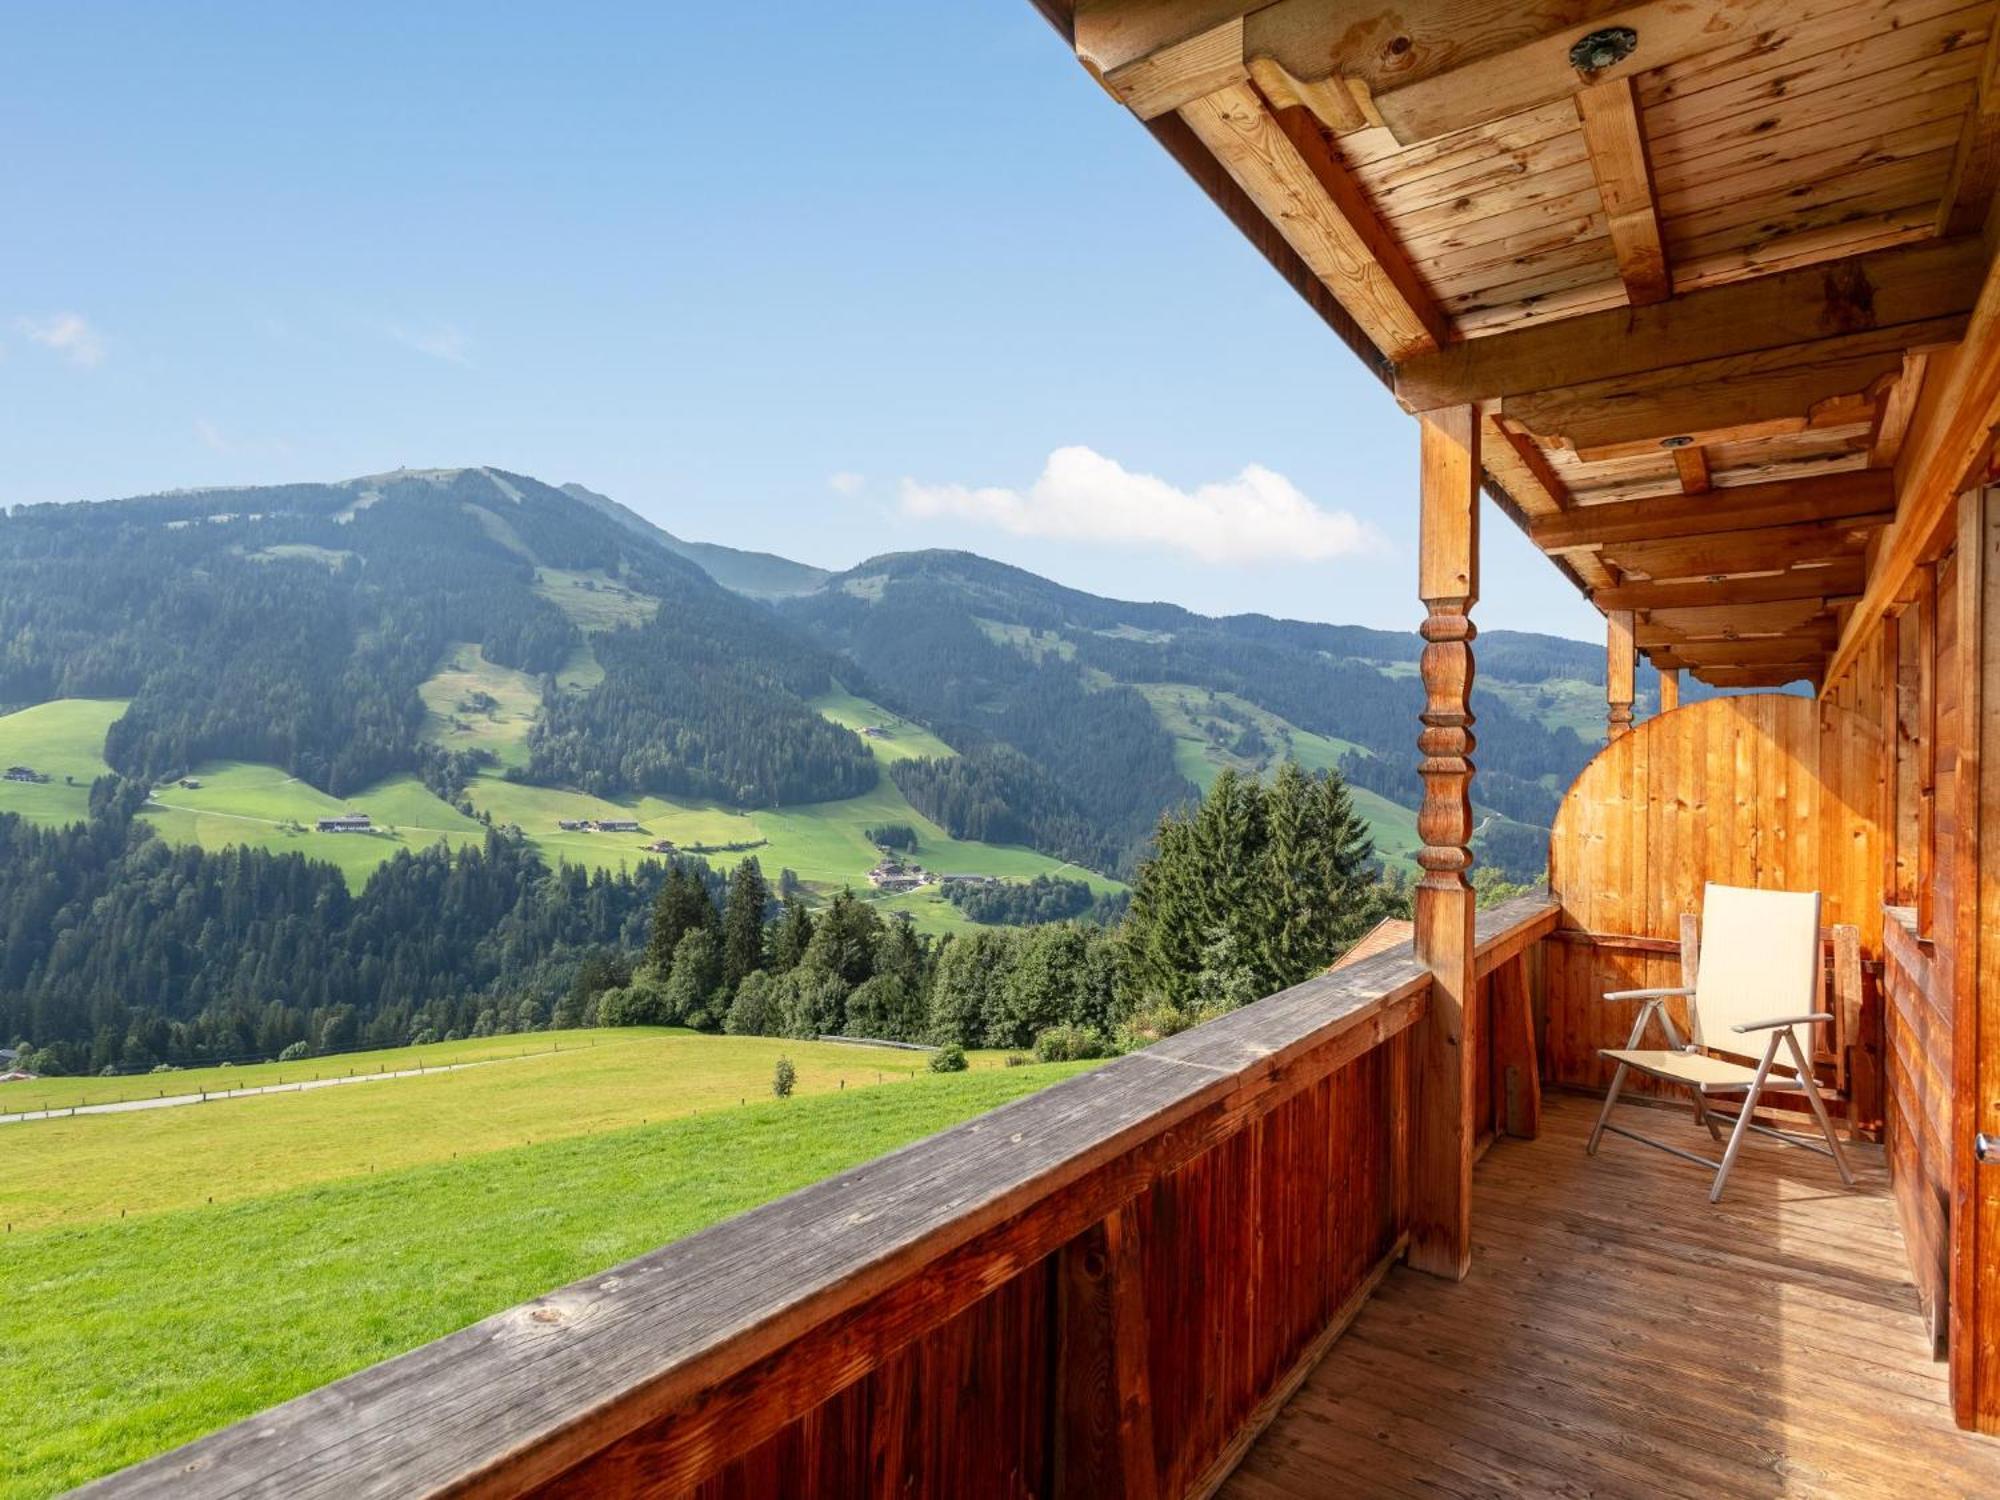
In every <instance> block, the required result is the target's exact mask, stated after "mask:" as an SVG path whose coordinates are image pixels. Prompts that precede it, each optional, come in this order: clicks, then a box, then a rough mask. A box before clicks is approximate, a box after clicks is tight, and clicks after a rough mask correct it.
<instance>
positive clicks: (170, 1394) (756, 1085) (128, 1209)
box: [0, 1033, 1089, 1500]
mask: <svg viewBox="0 0 2000 1500" xmlns="http://www.w3.org/2000/svg"><path fill="white" fill-rule="evenodd" d="M517 1040H518V1039H517ZM759 1046H761V1047H767V1048H769V1049H770V1051H771V1055H772V1056H775V1054H776V1052H777V1051H780V1050H782V1051H784V1052H786V1053H787V1054H788V1055H789V1056H791V1057H792V1058H793V1060H794V1061H795V1062H796V1063H797V1064H798V1067H799V1072H800V1086H801V1089H802V1091H803V1096H802V1097H794V1098H792V1099H788V1100H776V1099H773V1098H771V1097H770V1093H769V1078H770V1062H771V1058H770V1057H766V1056H763V1055H759V1056H756V1057H755V1058H752V1057H751V1056H750V1055H749V1053H748V1052H747V1051H745V1050H744V1049H743V1047H742V1046H741V1044H740V1043H739V1042H738V1041H737V1039H728V1038H713V1037H693V1036H688V1035H679V1036H676V1035H671V1034H664V1033H652V1034H643V1033H626V1034H623V1036H622V1040H621V1042H620V1043H619V1044H617V1045H613V1044H610V1043H606V1044H601V1045H600V1046H598V1047H597V1048H595V1049H592V1048H588V1047H585V1048H579V1049H578V1050H577V1051H575V1052H571V1051H569V1050H568V1049H565V1051H564V1053H563V1054H562V1057H563V1059H564V1063H563V1068H564V1069H565V1070H566V1071H560V1072H558V1071H554V1070H551V1069H550V1068H549V1061H550V1060H549V1059H545V1058H530V1059H522V1060H519V1061H503V1062H494V1063H491V1064H485V1065H481V1066H478V1067H473V1068H468V1069H465V1070H464V1071H462V1072H458V1073H452V1074H443V1075H434V1076H430V1077H426V1078H422V1079H396V1080H389V1081H385V1082H381V1083H374V1084H365V1085H357V1086H354V1087H343V1088H333V1089H323V1090H320V1091H318V1092H316V1093H303V1094H290V1093H288V1094H280V1095H272V1096H265V1097H263V1098H261V1099H240V1100H229V1101H224V1102H221V1103H216V1104H209V1105H196V1106H189V1107H186V1108H179V1109H168V1110H156V1111H148V1112H141V1113H135V1114H124V1115H105V1116H97V1117H88V1116H79V1117H77V1118H76V1119H74V1120H60V1121H45V1122H36V1123H31V1124H26V1125H12V1126H5V1127H0V1129H4V1130H6V1131H8V1132H10V1133H9V1134H8V1135H6V1136H5V1137H4V1139H5V1140H6V1141H7V1144H8V1148H9V1152H10V1161H11V1162H12V1164H13V1165H14V1170H13V1171H12V1172H10V1173H9V1174H8V1175H9V1177H10V1178H11V1179H13V1180H14V1181H17V1182H22V1181H25V1182H26V1183H29V1184H31V1185H33V1188H34V1190H35V1191H34V1192H33V1194H32V1196H34V1197H37V1198H47V1197H49V1196H50V1195H51V1194H61V1195H63V1197H64V1201H65V1202H66V1203H67V1205H68V1211H67V1213H66V1215H65V1216H64V1217H62V1218H60V1219H58V1220H55V1221H53V1222H50V1221H48V1220H46V1219H45V1220H43V1221H40V1222H39V1223H38V1225H37V1226H36V1227H23V1225H21V1224H16V1226H15V1227H14V1230H13V1231H12V1232H11V1233H8V1234H4V1235H0V1287H5V1288H6V1289H7V1293H8V1302H9V1306H10V1307H11V1308H12V1309H14V1311H15V1317H14V1321H13V1327H12V1330H11V1331H10V1334H9V1340H8V1357H7V1358H6V1359H5V1360H0V1411H5V1412H6V1413H7V1417H8V1421H7V1436H6V1452H7V1461H6V1462H5V1463H4V1464H0V1500H30V1497H37V1500H38V1497H42V1496H47V1495H51V1494H54V1493H57V1492H59V1491H61V1490H64V1489H66V1488H68V1487H70V1486H72V1485H76V1484H80V1483H82V1482H84V1481H86V1480H88V1479H90V1478H93V1477H95V1476H97V1475H99V1474H103V1473H106V1472H109V1471H111V1470H113V1469H117V1468H120V1467H122V1466H124V1465H125V1464H128V1463H131V1462H134V1461H136V1460H138V1459H140V1458H144V1457H147V1456H148V1455H150V1454H153V1453H157V1452H160V1451H162V1450H164V1449H167V1448H170V1447H173V1446H174V1445H176V1444H178V1443H181V1442H185V1441H187V1440H188V1439H191V1438H194V1437H197V1436H199V1435H201V1434H202V1433H204V1432H208V1431H211V1430H213V1429H215V1428H217V1427H220V1426H223V1425H225V1424H227V1423H229V1422H231V1421H234V1420H236V1419H238V1418H241V1417H244V1416H247V1415H249V1414H251V1413H252V1412H255V1411H258V1410H261V1409H262V1408H264V1407H267V1406H270V1405H273V1404H275V1403H276V1402H279V1401H283V1400H285V1399H287V1398H288V1397H291V1396H294V1395H297V1394H299V1393H301V1392H303V1391H306V1390H310V1389H312V1388H313V1387H315V1386H318V1385H322V1384H324V1383H325V1382H327V1381H329V1380H333V1379H336V1378H338V1377H339V1376H341V1375H345V1374H348V1373H350V1372H351V1371H354V1370H357V1369H360V1368H362V1367H364V1366H366V1365H369V1364H373V1363H375V1362H376V1361H378V1360H381V1359H385V1358H388V1357H389V1356H391V1355H394V1354H398V1353H401V1352H403V1351H404V1350H407V1349H410V1348H413V1347H415V1346H416V1345H418V1344H421V1343H424V1342H426V1341H428V1340H430V1339H433V1338H437V1337H439V1336H441V1335H443V1334H445V1333H449V1332H451V1331H452V1330H453V1329H456V1328H461V1327H464V1326H465V1325H466V1324H468V1323H472V1322H475V1321H477V1320H478V1319H480V1318H482V1317H485V1316H487V1315H488V1314H491V1313H494V1312H497V1311H500V1310H501V1309H503V1308H506V1307H510V1306H512V1305H514V1304H515V1303H518V1302H521V1301H524V1300H526V1299H528V1298H531V1297H534V1296H538V1295H540V1294H541V1293H543V1292H546V1291H549V1290H552V1289H553V1288H555V1287H558V1286H562V1285H564V1284H566V1283H568V1282H570V1281H574V1280H576V1279H577V1278H579V1277H582V1276H586V1275H590V1274H592V1273H594V1272H597V1271H601V1270H604V1269H606V1268H607V1267H610V1266H612V1265H615V1264H618V1263H619V1262H621V1261H623V1260H626V1259H629V1258H630V1257H632V1256H634V1255H638V1254H641V1253H644V1252H645V1251H648V1250H651V1249H654V1248H656V1247H657V1246H660V1245H663V1244H665V1243H667V1242H669V1241H671V1240H674V1239H677V1238H679V1237H681V1236H684V1235H687V1234H691V1233H693V1232H695V1231H696V1230H699V1229H702V1228H704V1227H706V1226H708V1225H710V1224H713V1223H715V1222H716V1221H717V1220H719V1219H722V1218H725V1217H727V1216H729V1215H731V1214H735V1213H739V1212H741V1211H742V1210H744V1209H746V1208H750V1207H753V1206H755V1205H756V1204H758V1203H761V1202H765V1201H767V1200H769V1199H771V1198H774V1197H777V1196H780V1195H781V1194H783V1193H786V1192H789V1191H792V1190H793V1189H796V1188H799V1187H803V1186H805V1185H807V1184H809V1183H812V1182H815V1181H817V1180H819V1179H820V1178H823V1177H825V1176H828V1175H829V1174H831V1173H834V1172H837V1171H840V1170H843V1169H844V1168H847V1167H850V1166H853V1165H855V1164H857V1163H859V1162H862V1161H865V1160H868V1159H869V1158H871V1157H873V1156H876V1155H879V1154H880V1153H882V1152H884V1151H887V1150H890V1149H892V1148H893V1147H896V1146H898V1145H901V1144H903V1143H905V1142H907V1141H910V1140H913V1139H916V1138H917V1137H920V1136H923V1135H927V1134H929V1133H931V1132H933V1131H936V1130H939V1129H942V1128H944V1127H945V1126H947V1125H950V1124H953V1123H955V1122H956V1121H959V1120H962V1119H965V1118H967V1117H968V1116H971V1115H974V1114H977V1113H980V1112H981V1111H984V1110H986V1109H990V1108H992V1107H993V1106H995V1105H997V1104H1001V1103H1003V1102H1005V1101H1006V1100H1008V1099H1012V1098H1016V1097H1019V1096H1020V1095H1022V1094H1025V1093H1028V1092H1031V1091H1033V1090H1035V1089H1037V1088H1041V1087H1043V1086H1045V1085H1046V1084H1048V1083H1051V1082H1053V1081H1055V1080H1056V1079H1058V1078H1061V1077H1065V1076H1068V1075H1069V1074H1071V1073H1074V1072H1077V1071H1079V1070H1080V1069H1082V1068H1083V1067H1087V1066H1089V1065H1088V1064H1058V1065H1049V1066H1033V1067H1024V1068H999V1067H988V1068H983V1069H979V1070H977V1071H973V1072H968V1073H961V1074H951V1075H935V1074H931V1073H929V1072H928V1071H922V1072H916V1073H909V1072H905V1071H899V1070H898V1065H897V1063H895V1062H892V1060H891V1058H890V1057H889V1056H888V1055H887V1054H888V1049H860V1048H834V1047H829V1048H826V1049H824V1050H825V1051H826V1052H827V1054H828V1055H827V1056H825V1057H822V1056H821V1055H820V1051H821V1049H817V1048H814V1047H812V1046H810V1045H807V1044H800V1043H777V1042H768V1043H764V1042H760V1043H759ZM833 1054H839V1056H838V1057H836V1056H834V1055H833ZM621 1056H622V1058H623V1061H622V1062H619V1061H617V1059H619V1058H620V1057H621ZM896 1056H897V1057H898V1058H899V1059H900V1060H901V1063H900V1066H901V1068H903V1069H907V1068H908V1067H910V1066H911V1065H912V1060H913V1059H915V1058H916V1055H915V1054H907V1053H904V1054H897V1055H896ZM573 1063H574V1065H575V1066H574V1067H572V1064H573ZM878 1064H879V1067H878ZM919 1065H920V1063H919ZM877 1071H879V1072H880V1073H881V1075H882V1076H883V1078H884V1080H885V1081H884V1082H882V1083H879V1084H877V1083H872V1082H867V1081H866V1078H867V1077H871V1076H872V1075H873V1074H874V1073H875V1072H877ZM753 1072H754V1074H755V1077H754V1080H753V1079H752V1077H751V1074H752V1073H753ZM843 1076H844V1077H846V1078H847V1079H848V1080H849V1082H848V1086H847V1087H846V1088H845V1089H842V1088H839V1087H838V1084H837V1080H838V1079H839V1078H840V1077H843ZM739 1089H740V1090H742V1091H744V1092H743V1093H741V1094H740V1095H737V1096H736V1097H741V1098H747V1099H748V1101H749V1102H747V1103H737V1102H736V1097H727V1096H728V1095H730V1093H731V1091H734V1090H739ZM718 1093H720V1094H721V1095H723V1096H725V1097H724V1099H723V1100H722V1101H721V1102H718V1103H714V1104H713V1105H712V1106H710V1107H701V1110H700V1112H699V1113H695V1112H694V1109H695V1108H696V1107H697V1106H696V1105H695V1102H694V1101H696V1100H711V1099H714V1098H715V1096H716V1095H717V1094H718ZM508 1096H518V1102H517V1103H514V1104H509V1103H507V1099H508ZM634 1111H644V1113H640V1114H635V1113H634ZM557 1114H561V1115H562V1116H564V1117H565V1118H567V1119H568V1120H569V1121H570V1129H569V1133H568V1134H567V1135H566V1136H561V1135H559V1134H558V1133H557V1130H558V1128H559V1127H557V1125H556V1122H555V1119H554V1116H555V1115H557ZM496 1116H497V1117H496ZM531 1117H532V1122H531ZM641 1120H643V1121H644V1123H639V1122H640V1121H641ZM85 1126H88V1127H89V1130H88V1131H85V1130H83V1129H82V1127H85ZM531 1129H533V1130H540V1131H543V1132H544V1133H543V1134H539V1135H535V1136H533V1140H534V1144H532V1145H529V1144H528V1143H527V1136H528V1133H529V1131H530V1130H531ZM413 1133H414V1134H415V1135H417V1136H418V1137H419V1138H420V1144H419V1146H418V1147H416V1148H413V1149H410V1150H408V1151H407V1152H406V1154H405V1155H404V1156H403V1157H400V1158H399V1157H393V1156H391V1154H390V1153H391V1152H392V1150H393V1149H394V1148H395V1146H396V1143H397V1141H398V1140H399V1139H401V1138H406V1137H409V1136H410V1135H412V1134H413ZM327 1136H334V1137H339V1138H344V1139H342V1140H340V1141H339V1142H338V1143H336V1144H333V1145H327V1146H324V1147H321V1148H320V1149H321V1150H323V1151H325V1152H329V1153H335V1154H340V1153H344V1158H343V1159H341V1160H339V1161H332V1160H330V1159H327V1158H314V1157H307V1158H304V1159H301V1157H300V1154H299V1153H300V1149H301V1147H302V1146H304V1145H306V1144H308V1143H310V1142H313V1141H320V1140H322V1139H323V1138H325V1137H327ZM363 1141H365V1142H367V1143H368V1147H367V1149H365V1150H364V1149H362V1148H361V1145H360V1143H361V1142H363ZM22 1153H27V1156H28V1158H32V1160H31V1161H30V1160H28V1159H24V1157H23V1155H22ZM190 1154H191V1155H193V1156H195V1157H196V1158H198V1159H199V1161H200V1164H201V1172H200V1174H199V1176H200V1182H201V1190H200V1194H199V1196H191V1194H192V1193H193V1186H194V1180H193V1179H191V1178H189V1177H188V1176H187V1175H186V1174H185V1173H183V1172H182V1171H180V1170H179V1169H177V1168H176V1166H175V1162H176V1161H177V1160H178V1159H179V1158H180V1157H181V1156H183V1155H190ZM364 1156H369V1157H375V1158H379V1159H370V1160H363V1157H364ZM71 1178H77V1179H80V1180H81V1182H83V1183H94V1184H95V1185H96V1186H95V1187H94V1188H93V1189H91V1190H90V1191H89V1192H84V1191H82V1190H81V1189H80V1188H79V1187H78V1186H76V1185H73V1184H72V1183H71V1182H70V1181H69V1180H68V1179H71ZM209 1182H213V1183H214V1184H215V1185H216V1186H215V1202H214V1203H213V1204H212V1205H211V1204H209V1203H208V1202H207V1201H206V1198H207V1194H208V1191H209V1188H208V1187H207V1185H206V1184H207V1183H209ZM148 1193H151V1194H153V1198H152V1199H151V1200H149V1201H146V1202H144V1203H142V1204H141V1205H140V1206H136V1207H135V1206H132V1205H131V1204H127V1203H125V1202H123V1201H121V1200H124V1199H128V1198H130V1199H138V1198H141V1197H142V1195H144V1194H148ZM121 1215H122V1216H121ZM774 1253H778V1252H776V1251H774Z"/></svg>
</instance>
